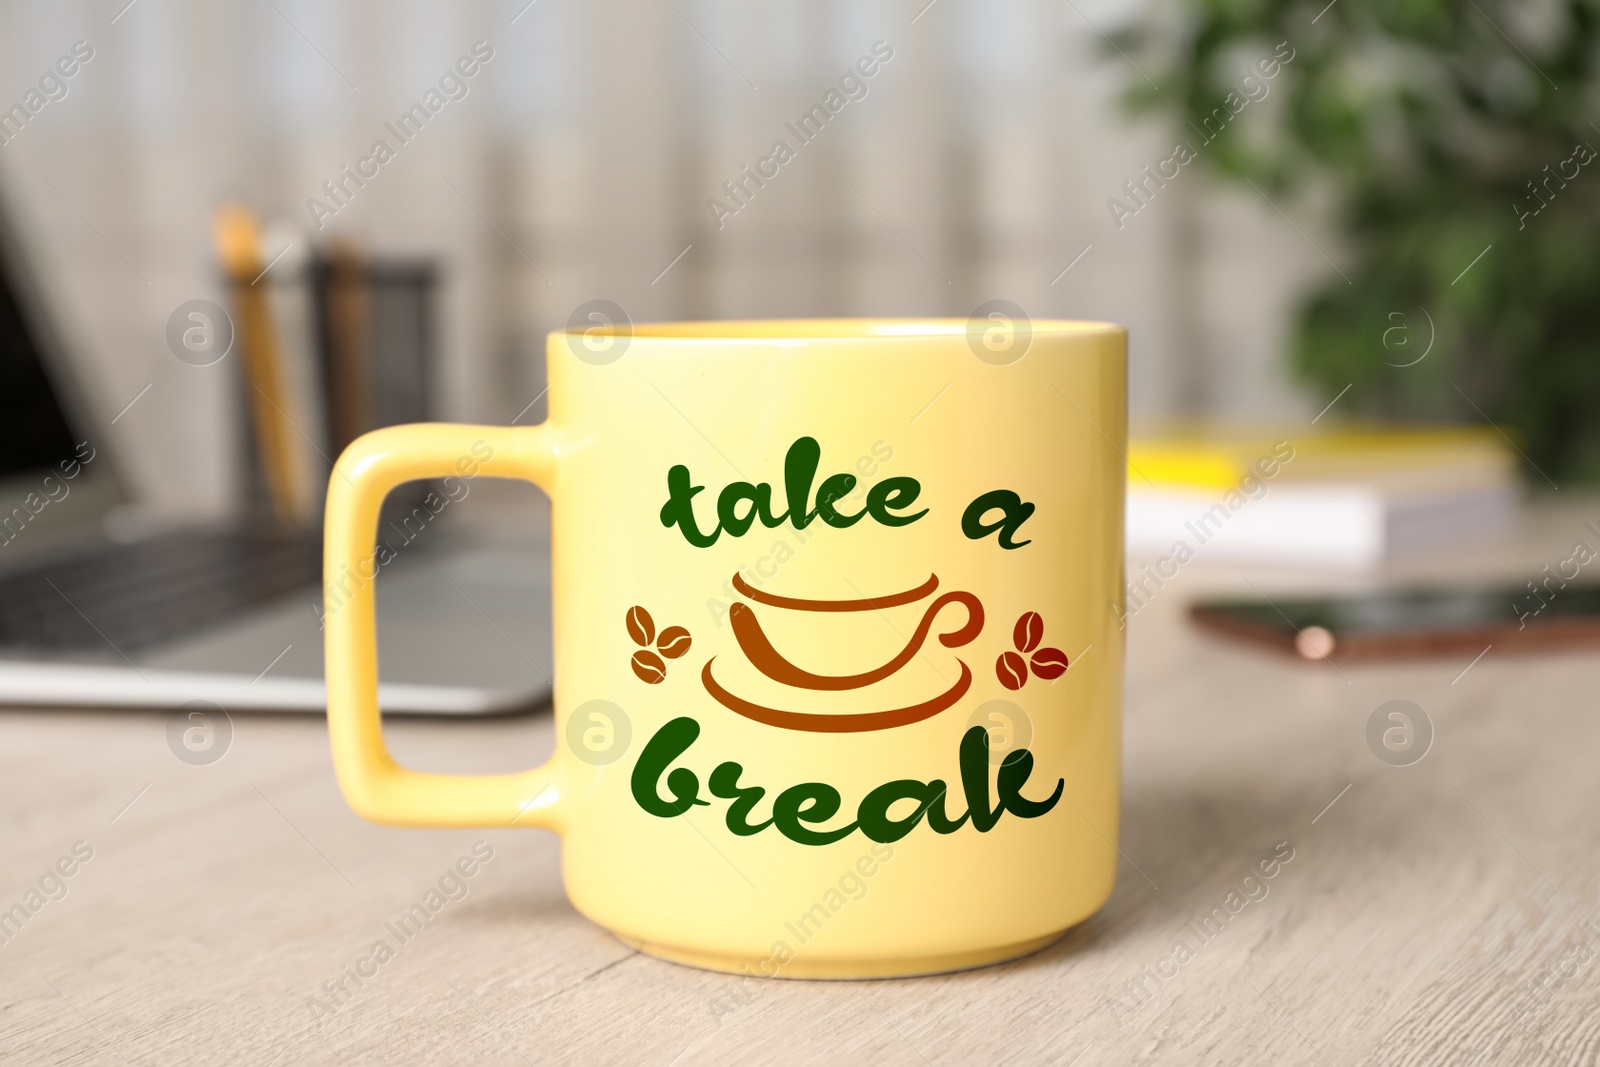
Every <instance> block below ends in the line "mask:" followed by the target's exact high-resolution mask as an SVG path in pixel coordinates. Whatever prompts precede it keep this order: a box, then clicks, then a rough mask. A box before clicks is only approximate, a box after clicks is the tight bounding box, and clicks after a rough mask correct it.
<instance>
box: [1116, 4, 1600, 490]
mask: <svg viewBox="0 0 1600 1067" xmlns="http://www.w3.org/2000/svg"><path fill="white" fill-rule="evenodd" d="M1283 41H1287V42H1289V44H1290V46H1291V47H1292V48H1293V49H1294V58H1293V60H1292V61H1291V62H1289V63H1288V64H1286V65H1284V66H1283V68H1282V70H1281V71H1279V72H1278V74H1277V76H1276V77H1275V78H1273V79H1272V80H1271V81H1270V82H1267V86H1268V88H1269V90H1270V91H1269V93H1268V95H1267V96H1266V97H1265V98H1263V99H1262V100H1260V101H1259V102H1253V103H1251V104H1250V105H1249V106H1248V107H1247V108H1246V109H1245V112H1244V113H1241V115H1240V121H1239V122H1238V123H1237V124H1235V125H1231V126H1229V127H1228V128H1227V129H1226V130H1225V131H1224V132H1223V133H1222V134H1221V135H1220V136H1218V137H1217V138H1216V139H1215V140H1214V141H1212V142H1210V143H1207V144H1205V146H1204V147H1201V141H1202V140H1203V138H1200V137H1191V136H1190V135H1189V134H1180V135H1181V136H1185V137H1189V141H1188V143H1190V144H1191V145H1193V146H1194V147H1195V148H1196V149H1197V150H1198V152H1199V161H1200V162H1201V163H1202V165H1203V166H1205V167H1206V168H1208V169H1209V170H1211V171H1212V172H1214V173H1217V174H1220V175H1222V176H1224V177H1225V178H1227V179H1232V180H1236V181H1237V180H1243V179H1247V180H1249V181H1251V182H1253V183H1255V184H1256V185H1257V186H1258V187H1259V188H1260V189H1261V190H1262V191H1263V192H1265V193H1268V194H1270V195H1272V196H1273V199H1274V201H1276V202H1278V203H1280V204H1282V203H1283V201H1282V200H1279V194H1285V195H1287V194H1299V195H1301V196H1302V197H1305V198H1307V199H1308V200H1309V201H1310V202H1313V203H1316V202H1322V203H1329V202H1331V205H1332V207H1333V210H1334V212H1335V216H1334V217H1335V218H1336V219H1337V222H1338V226H1339V230H1340V232H1341V236H1342V242H1343V243H1342V247H1340V248H1339V249H1337V250H1335V249H1332V248H1330V249H1327V251H1328V252H1329V254H1330V255H1332V256H1333V258H1334V260H1335V261H1336V262H1338V263H1339V265H1340V268H1341V269H1342V271H1343V272H1344V274H1345V275H1347V276H1348V278H1349V282H1348V283H1347V282H1346V281H1345V279H1344V278H1341V277H1339V276H1337V275H1334V276H1332V277H1331V279H1329V280H1328V281H1326V282H1325V283H1323V284H1321V285H1319V286H1318V287H1317V288H1316V290H1315V291H1314V292H1311V293H1309V294H1308V295H1307V297H1306V298H1305V300H1304V302H1303V304H1302V306H1301V307H1300V309H1299V318H1298V323H1297V326H1296V331H1295V338H1294V351H1293V358H1294V363H1295V369H1296V370H1297V372H1299V373H1300V374H1301V375H1303V376H1304V377H1305V378H1307V379H1309V380H1310V381H1311V382H1313V383H1315V384H1316V385H1317V386H1318V387H1319V388H1320V389H1321V390H1322V392H1323V395H1324V398H1325V399H1326V400H1332V399H1333V397H1334V396H1335V395H1336V394H1337V393H1339V391H1340V390H1342V389H1344V388H1345V386H1346V385H1347V384H1351V383H1353V384H1352V386H1351V389H1350V392H1349V393H1348V394H1347V395H1346V396H1345V398H1344V399H1343V400H1342V401H1341V402H1340V404H1341V407H1342V408H1344V413H1345V414H1346V415H1366V416H1375V417H1387V418H1403V419H1418V420H1448V421H1459V422H1473V421H1477V422H1481V421H1482V420H1483V419H1484V418H1488V419H1491V420H1493V421H1494V422H1495V423H1496V424H1499V425H1501V426H1503V427H1504V428H1506V430H1507V431H1508V432H1509V433H1510V434H1511V436H1512V437H1513V438H1514V439H1515V440H1516V441H1517V442H1518V444H1519V446H1520V447H1521V449H1522V451H1523V452H1524V453H1525V454H1526V456H1527V457H1528V458H1529V459H1530V460H1531V461H1532V462H1533V463H1534V464H1536V465H1537V467H1538V468H1539V470H1541V471H1543V472H1544V473H1545V474H1546V475H1548V476H1549V477H1550V478H1552V479H1555V480H1556V481H1557V482H1563V479H1579V480H1584V481H1588V482H1597V481H1600V158H1596V157H1595V156H1594V152H1593V147H1600V126H1597V125H1596V121H1593V120H1600V77H1597V72H1596V67H1597V63H1600V0H1558V2H1546V3H1536V2H1527V0H1522V2H1517V0H1467V2H1466V3H1444V2H1441V0H1385V2H1382V3H1369V2H1365V0H1335V2H1334V3H1332V4H1328V3H1327V0H1310V2H1306V3H1302V2H1298V0H1180V3H1178V4H1176V5H1160V6H1159V7H1156V8H1152V9H1151V11H1150V13H1149V14H1148V15H1147V16H1146V17H1145V18H1144V19H1143V20H1142V21H1140V22H1138V23H1137V24H1135V25H1133V26H1132V27H1130V28H1128V29H1125V30H1123V31H1122V32H1121V33H1119V34H1118V35H1117V36H1116V38H1115V45H1116V47H1117V48H1118V49H1119V50H1121V51H1122V53H1123V54H1124V56H1125V57H1126V58H1128V59H1129V60H1130V61H1131V62H1132V63H1134V64H1137V66H1138V68H1139V69H1140V70H1142V71H1143V74H1145V75H1148V76H1149V79H1148V80H1146V78H1145V77H1143V75H1137V76H1136V75H1134V74H1133V73H1131V72H1130V85H1131V88H1130V89H1129V90H1128V93H1127V100H1128V103H1129V104H1130V105H1131V106H1132V107H1133V108H1135V109H1136V110H1142V111H1161V112H1165V113H1167V114H1168V115H1170V116H1172V117H1173V118H1174V119H1176V120H1178V121H1177V123H1176V127H1177V128H1178V129H1179V130H1180V131H1182V130H1185V129H1188V130H1193V129H1194V128H1195V127H1196V126H1198V125H1199V123H1200V122H1201V120H1202V118H1203V117H1205V116H1208V115H1211V114H1213V113H1214V111H1215V109H1216V108H1218V107H1219V106H1221V105H1222V104H1223V101H1224V99H1225V98H1226V97H1227V94H1229V93H1230V92H1231V93H1236V94H1238V93H1241V85H1242V83H1243V78H1244V76H1245V75H1246V74H1247V73H1250V72H1251V71H1252V69H1253V68H1254V66H1255V64H1256V63H1257V62H1258V61H1259V60H1260V59H1262V58H1265V57H1270V56H1271V55H1272V53H1273V50H1274V48H1276V47H1277V46H1278V44H1279V42H1283ZM1110 54H1111V55H1112V56H1113V58H1115V53H1110ZM1257 77H1258V79H1259V73H1258V74H1257ZM1152 83H1153V84H1152ZM1157 85H1158V86H1159V88H1156V87H1155V86H1157ZM1256 91H1257V92H1259V91H1260V90H1259V88H1258V89H1257V90H1256ZM1580 145H1582V146H1585V148H1584V149H1583V150H1580V151H1578V152H1577V154H1576V155H1575V148H1576V146H1580ZM1585 153H1587V155H1588V157H1589V161H1588V162H1587V163H1580V162H1578V159H1579V158H1580V157H1582V156H1583V155H1584V154H1585ZM1574 169H1576V170H1577V173H1576V176H1573V171H1574ZM1524 213H1526V214H1524ZM1490 246H1492V247H1490ZM1486 247H1488V248H1489V249H1490V250H1489V251H1488V253H1487V254H1485V255H1484V256H1483V257H1482V258H1481V259H1479V260H1478V261H1477V262H1476V264H1474V265H1472V267H1471V269H1470V270H1467V271H1466V273H1465V275H1463V274H1462V271H1463V270H1465V269H1466V268H1467V267H1468V265H1469V264H1473V259H1474V257H1476V256H1478V255H1479V253H1480V252H1483V250H1484V249H1485V248H1486ZM1429 318H1431V320H1432V324H1433V327H1434V328H1436V330H1437V336H1436V337H1435V339H1434V343H1433V347H1432V350H1431V352H1430V353H1429V354H1428V356H1427V358H1425V359H1423V360H1422V361H1421V362H1418V363H1415V364H1414V365H1410V366H1403V364H1407V363H1411V362H1412V361H1413V360H1415V359H1417V357H1418V356H1420V355H1421V354H1422V352H1423V351H1424V349H1425V347H1426V344H1427V341H1428V338H1429V335H1430V332H1431V331H1430V327H1429V323H1428V319H1429ZM1397 327H1398V331H1396V328H1397ZM1386 331H1387V332H1386ZM1346 405H1347V406H1346ZM1530 477H1531V479H1532V481H1533V483H1534V484H1543V480H1542V479H1541V478H1540V477H1539V475H1538V474H1537V473H1533V472H1530ZM1563 484H1564V482H1563Z"/></svg>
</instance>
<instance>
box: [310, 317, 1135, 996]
mask: <svg viewBox="0 0 1600 1067" xmlns="http://www.w3.org/2000/svg"><path fill="white" fill-rule="evenodd" d="M975 322H976V325H974V324H972V323H969V322H965V321H937V320H935V321H879V320H871V321H793V322H721V323H691V324H671V325H658V326H647V327H640V328H637V329H635V330H632V331H626V332H618V331H614V330H609V329H601V330H596V331H589V332H588V333H578V332H563V333H556V334H553V335H552V336H551V337H550V342H549V370H550V398H551V401H550V405H551V414H550V419H549V421H548V422H546V423H544V424H543V425H540V426H535V427H527V428H516V427H511V428H507V427H489V426H453V425H421V426H399V427H394V428H392V429H386V430H379V431H377V432H375V433H371V434H368V435H367V436H365V437H363V438H361V439H360V440H358V441H356V442H355V443H354V444H352V445H351V446H350V448H349V449H348V450H346V452H345V453H344V455H343V456H342V457H341V458H340V460H339V463H338V472H337V473H336V474H335V476H334V477H333V478H332V479H331V480H330V483H329V490H328V508H327V544H326V556H325V562H324V566H325V573H326V575H327V577H328V580H329V582H330V584H331V583H333V582H335V581H337V579H338V577H339V576H341V575H344V574H346V573H348V572H351V571H355V572H358V573H359V572H360V568H361V567H362V566H363V565H367V566H368V567H369V569H370V564H367V563H366V561H370V560H371V559H372V556H373V551H374V548H373V543H374V534H375V527H376V522H377V515H378V508H379V504H380V503H381V501H382V499H383V497H384V494H386V493H387V492H388V491H389V490H390V489H392V488H393V487H394V486H396V485H397V484H399V483H401V482H404V481H407V480H410V479H416V478H425V477H438V476H442V475H448V474H462V473H481V474H485V475H488V476H491V477H505V478H526V479H529V480H531V481H533V482H534V483H536V484H537V485H539V486H540V487H542V488H543V489H544V490H545V491H546V492H547V493H548V494H549V495H550V497H551V499H552V501H553V515H554V518H553V523H554V530H553V551H554V571H555V573H554V597H555V635H556V644H555V677H556V694H555V732H556V736H557V751H556V754H555V756H554V758H552V759H551V760H550V761H549V762H548V763H546V764H545V765H544V766H542V767H538V768H535V769H534V770H530V771H527V772H525V773H522V774H510V775H480V776H457V775H444V774H426V773H420V772H417V771H411V770H407V769H405V768H403V767H401V766H399V765H398V764H396V763H395V762H394V760H393V759H392V758H391V757H390V755H389V753H388V751H387V749H386V748H385V746H384V742H383V735H382V728H381V725H380V720H379V714H378V705H377V699H376V683H377V653H376V648H375V643H374V635H373V586H372V584H371V583H370V582H354V583H346V584H345V587H344V589H345V590H346V591H348V590H349V588H350V587H351V586H352V585H353V586H354V587H355V588H354V593H353V595H352V596H350V597H349V599H344V594H343V593H341V600H342V604H341V606H340V607H339V610H337V611H334V610H332V609H331V607H330V610H329V611H328V613H327V675H328V726H329V730H330V732H331V734H332V740H333V756H334V764H335V767H336V768H337V770H338V775H339V783H340V786H341V787H342V788H343V790H344V795H345V797H346V799H347V800H348V801H349V803H350V804H351V806H352V807H353V808H354V809H355V810H356V811H357V812H359V813H360V814H362V815H363V816H365V817H367V818H369V819H373V820H375V821H378V822H384V823H391V824H398V825H404V826H481V827H494V826H513V825H515V826H535V827H540V828H543V829H548V830H553V831H555V832H557V833H559V834H561V835H562V836H563V837H564V839H565V848H564V854H563V865H564V874H565V882H566V888H567V893H568V894H569V896H570V897H571V899H572V902H573V904H574V905H575V906H576V907H577V908H578V910H580V911H581V912H583V913H584V914H585V915H587V916H589V917H590V918H591V919H593V920H594V921H595V922H597V923H599V924H600V925H602V926H604V927H606V928H608V929H610V930H611V931H613V932H614V933H615V934H616V935H617V936H618V937H619V938H621V939H622V940H623V941H625V942H627V943H629V944H631V945H635V946H637V947H639V948H641V949H643V950H644V951H646V952H649V953H651V954H654V955H658V956H662V957H665V958H667V959H672V960H677V961H681V962H684V963H690V964H695V965H698V966H702V967H710V968H715V969H719V970H726V971H742V972H748V973H750V974H756V975H767V976H784V977H824V976H826V977H851V976H867V975H895V974H915V973H922V972H929V971H939V970H948V969H954V968H959V967H969V966H976V965H979V964H983V963H989V962H993V961H997V960H1002V959H1007V958H1010V957H1013V956H1017V955H1021V954H1023V953H1026V952H1030V951H1032V950H1034V949H1037V948H1039V947H1041V946H1043V945H1045V944H1047V943H1049V942H1050V941H1051V940H1052V939H1054V938H1055V937H1057V936H1058V935H1060V934H1061V933H1062V932H1063V931H1065V930H1066V929H1067V928H1068V927H1070V926H1072V925H1073V924H1074V923H1077V922H1079V921H1081V920H1082V919H1084V918H1086V917H1087V916H1088V915H1090V914H1091V913H1093V912H1094V911H1095V909H1097V908H1098V907H1099V906H1100V905H1101V904H1102V903H1103V902H1104V901H1105V899H1106V897H1107V896H1108V895H1109V893H1110V891H1111V886H1112V881H1113V878H1114V875H1115V871H1116V858H1117V853H1116V847H1115V845H1114V844H1113V842H1115V840H1116V837H1117V802H1118V788H1119V760H1120V732H1121V685H1122V678H1121V674H1122V635H1121V632H1120V630H1119V628H1118V626H1117V623H1116V620H1117V616H1118V607H1119V604H1120V600H1121V596H1122V592H1121V591H1122V582H1123V577H1122V569H1123V563H1122V507H1123V488H1124V486H1123V480H1124V462H1125V461H1124V459H1123V456H1122V451H1123V449H1124V447H1125V445H1124V442H1125V439H1126V339H1127V335H1126V332H1125V331H1124V330H1123V329H1122V328H1120V327H1117V326H1111V325H1106V324H1101V323H1081V322H1035V323H1032V324H1031V326H1030V325H1028V324H1027V323H1026V322H1025V321H1019V320H1017V319H1015V318H1014V317H1008V316H1007V315H1006V314H1005V313H1004V312H1003V311H996V312H994V313H993V315H991V316H986V317H981V318H977V319H975Z"/></svg>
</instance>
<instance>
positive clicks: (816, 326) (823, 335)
mask: <svg viewBox="0 0 1600 1067" xmlns="http://www.w3.org/2000/svg"><path fill="white" fill-rule="evenodd" d="M1027 328H1028V329H1029V330H1030V331H1031V333H1032V335H1033V336H1034V337H1041V336H1046V337H1072V336H1078V337H1090V336H1105V335H1109V334H1126V333H1127V327H1125V326H1121V325H1119V324H1117V323H1113V322H1101V321H1096V320H1078V319H1033V320H1029V321H1028V327H1027ZM977 329H978V327H977V326H976V325H975V322H974V320H972V319H955V318H796V319H707V320H698V321H695V320H685V321H661V322H642V323H635V324H632V325H623V326H621V327H620V328H617V327H599V328H598V329H597V328H594V327H589V328H580V327H566V328H563V329H558V330H552V331H551V332H550V339H551V340H552V341H554V340H555V339H556V338H558V337H560V338H565V337H572V336H582V335H585V334H591V333H596V332H598V333H600V334H602V335H606V334H610V335H615V336H625V337H631V338H632V340H633V341H635V342H637V341H650V342H653V343H664V344H669V345H672V344H694V345H708V344H741V345H750V344H780V345H782V344H787V345H793V344H811V343H814V342H829V341H832V342H846V343H861V342H864V341H866V342H881V341H891V342H892V341H930V340H939V339H944V338H952V337H966V336H967V335H968V334H969V333H972V332H975V331H976V330H977Z"/></svg>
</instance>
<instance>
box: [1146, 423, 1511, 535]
mask: <svg viewBox="0 0 1600 1067" xmlns="http://www.w3.org/2000/svg"><path fill="white" fill-rule="evenodd" d="M1516 459H1517V457H1516V454H1515V453H1514V452H1513V450H1512V449H1511V447H1510V446H1509V443H1508V442H1507V441H1506V439H1505V438H1504V437H1502V436H1501V435H1500V433H1499V431H1497V430H1496V429H1494V428H1493V427H1481V428H1444V429H1441V428H1415V429H1407V428H1394V427H1358V426H1348V425H1347V426H1342V427H1329V428H1327V429H1323V430H1317V429H1316V428H1313V429H1312V431H1311V432H1308V431H1307V430H1306V429H1305V428H1304V427H1300V428H1296V429H1292V430H1291V429H1285V430H1283V431H1282V432H1278V433H1274V432H1271V431H1266V432H1262V431H1259V430H1226V429H1218V428H1212V429H1206V428H1199V427H1185V428H1178V429H1174V430H1170V431H1168V432H1164V433H1155V434H1149V435H1138V434H1135V435H1134V437H1133V439H1132V440H1131V441H1130V442H1129V447H1128V518H1127V540H1128V551H1129V553H1130V554H1132V555H1135V556H1151V555H1162V554H1169V555H1170V554H1177V555H1180V556H1182V557H1184V558H1190V557H1205V558H1208V559H1213V560H1217V561H1219V562H1240V561H1243V562H1264V563H1282V564H1296V565H1326V566H1334V567H1366V566H1371V565H1373V564H1376V563H1379V562H1381V561H1382V560H1384V559H1387V558H1389V557H1393V556H1401V555H1405V554H1407V553H1414V552H1421V551H1426V550H1428V549H1431V548H1434V547H1438V546H1443V545H1446V544H1452V543H1460V542H1462V541H1464V540H1470V539H1474V538H1486V537H1491V536H1494V535H1497V534H1500V533H1502V532H1504V531H1505V530H1507V529H1508V528H1509V527H1510V526H1511V525H1512V524H1513V523H1514V521H1515V519H1516V516H1517V510H1518V507H1519V501H1520V490H1519V482H1518V478H1517V464H1516Z"/></svg>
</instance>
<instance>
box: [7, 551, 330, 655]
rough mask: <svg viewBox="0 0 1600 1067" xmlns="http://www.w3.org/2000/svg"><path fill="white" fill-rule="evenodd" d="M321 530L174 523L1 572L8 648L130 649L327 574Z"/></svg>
mask: <svg viewBox="0 0 1600 1067" xmlns="http://www.w3.org/2000/svg"><path fill="white" fill-rule="evenodd" d="M321 574H322V559H321V541H320V539H319V538H318V536H317V534H315V533H302V534H288V533H283V532H279V531H275V530H271V529H263V530H247V529H231V530H192V529H191V530H175V531H171V532H168V533H163V534H158V535H155V536H152V537H149V538H145V539H142V540H140V541H137V542H133V543H128V544H121V543H115V542H101V543H98V544H95V545H92V546H90V547H88V548H86V549H85V550H83V551H81V552H76V553H72V554H70V555H65V556H62V557H59V558H56V559H52V560H50V561H49V562H45V563H42V564H41V565H39V566H37V567H34V568H32V569H29V570H24V571H16V572H12V573H9V574H5V575H0V648H4V649H27V650H32V651H36V652H57V653H73V652H81V651H101V652H103V651H106V650H107V648H108V646H110V647H111V648H114V649H116V650H117V651H118V652H121V653H123V654H124V655H131V654H132V653H133V652H134V651H135V650H139V649H145V648H149V647H151V646H153V645H159V644H162V643H163V642H166V641H170V640H173V639H175V638H177V637H180V636H182V635H183V634H186V633H190V632H193V631H197V630H201V629H204V628H205V627H207V626H212V625H216V624H219V623H222V622H224V621H226V620H228V619H230V618H233V617H235V616H238V615H239V614H241V613H242V612H244V611H246V610H248V609H249V608H251V607H254V606H255V605H258V604H261V603H264V602H266V601H269V600H273V599H276V598H279V597H282V596H284V595H286V594H289V593H292V592H294V591H295V590H297V589H306V588H308V587H309V588H313V589H314V588H315V587H316V586H317V585H318V584H319V583H320V581H321Z"/></svg>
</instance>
